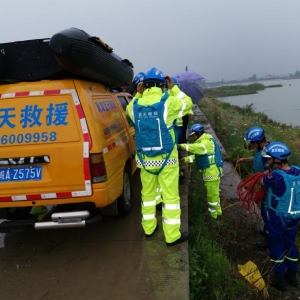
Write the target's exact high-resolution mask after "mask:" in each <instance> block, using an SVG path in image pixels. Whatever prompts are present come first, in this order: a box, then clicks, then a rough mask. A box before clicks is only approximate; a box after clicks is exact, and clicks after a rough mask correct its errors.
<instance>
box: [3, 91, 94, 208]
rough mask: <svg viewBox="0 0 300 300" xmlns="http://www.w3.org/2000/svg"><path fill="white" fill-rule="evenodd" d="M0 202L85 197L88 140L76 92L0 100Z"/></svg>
mask: <svg viewBox="0 0 300 300" xmlns="http://www.w3.org/2000/svg"><path fill="white" fill-rule="evenodd" d="M0 146H1V152H0V202H1V201H2V202H3V201H4V202H5V201H21V200H22V201H24V200H25V201H26V200H38V199H53V198H69V197H78V196H86V195H90V194H91V183H90V170H89V147H90V138H89V134H88V130H87V126H86V122H85V118H84V113H83V110H82V107H81V104H80V101H79V99H78V97H77V94H76V91H75V90H73V89H69V90H48V91H30V92H16V93H7V94H0Z"/></svg>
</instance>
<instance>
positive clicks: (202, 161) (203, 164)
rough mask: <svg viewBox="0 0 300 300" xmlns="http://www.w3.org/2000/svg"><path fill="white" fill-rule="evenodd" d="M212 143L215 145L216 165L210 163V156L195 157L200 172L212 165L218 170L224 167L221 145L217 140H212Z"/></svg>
mask: <svg viewBox="0 0 300 300" xmlns="http://www.w3.org/2000/svg"><path fill="white" fill-rule="evenodd" d="M210 140H211V141H213V143H214V145H215V153H214V156H215V162H214V163H210V161H209V158H208V156H209V155H208V154H204V155H197V154H196V155H195V158H196V163H197V167H198V168H199V169H200V170H204V169H207V168H209V167H210V166H211V165H214V164H215V165H216V166H217V167H218V168H222V167H223V158H222V152H221V149H220V147H219V144H218V143H217V141H216V139H215V138H210Z"/></svg>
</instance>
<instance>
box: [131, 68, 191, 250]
mask: <svg viewBox="0 0 300 300" xmlns="http://www.w3.org/2000/svg"><path fill="white" fill-rule="evenodd" d="M165 86H166V87H167V88H168V92H167V93H164V89H165ZM192 108H193V103H192V100H191V98H190V97H189V96H187V95H186V94H185V93H183V92H182V91H180V89H179V87H178V86H176V85H174V82H173V80H172V78H171V77H170V76H165V75H164V74H163V72H162V71H160V70H158V69H157V68H152V69H150V70H149V71H148V72H147V73H146V78H144V79H143V82H139V83H138V85H137V94H136V96H135V98H134V99H133V100H132V101H131V102H130V103H129V104H128V106H127V108H126V114H127V115H128V116H129V118H130V119H131V120H132V122H133V123H134V128H135V134H136V163H137V167H138V168H140V169H141V172H140V176H141V182H142V227H143V229H144V233H145V236H146V238H149V237H151V236H152V235H153V234H154V232H155V231H157V229H158V224H157V218H156V203H157V201H156V197H157V188H161V189H162V203H163V204H162V226H163V231H164V236H165V241H166V243H167V245H168V246H174V245H176V244H178V243H182V242H185V241H187V240H188V233H187V232H181V231H180V223H181V220H180V215H181V209H180V197H179V186H178V180H179V162H178V151H177V141H176V137H175V132H174V122H175V120H176V119H177V118H179V117H180V116H184V115H186V114H188V113H191V112H192Z"/></svg>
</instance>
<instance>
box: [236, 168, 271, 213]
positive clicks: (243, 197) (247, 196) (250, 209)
mask: <svg viewBox="0 0 300 300" xmlns="http://www.w3.org/2000/svg"><path fill="white" fill-rule="evenodd" d="M264 175H265V174H264V173H262V172H259V173H254V174H252V175H250V176H249V177H247V178H246V179H244V180H242V181H241V182H240V183H239V184H238V186H237V194H238V196H239V201H241V202H242V207H243V208H244V209H245V210H246V211H247V216H250V215H256V216H257V217H258V216H259V207H260V204H261V202H262V201H263V200H264V199H265V197H266V193H267V188H266V187H264V186H261V185H260V184H259V181H260V180H261V178H262V177H263V176H264Z"/></svg>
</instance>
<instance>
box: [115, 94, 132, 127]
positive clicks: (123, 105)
mask: <svg viewBox="0 0 300 300" xmlns="http://www.w3.org/2000/svg"><path fill="white" fill-rule="evenodd" d="M118 99H119V101H120V103H121V105H122V108H123V110H124V112H125V111H126V106H127V105H128V100H127V98H126V97H125V96H118ZM130 100H131V99H130ZM126 119H127V122H128V124H129V126H130V127H132V126H133V122H132V120H131V119H130V118H129V117H126Z"/></svg>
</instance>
